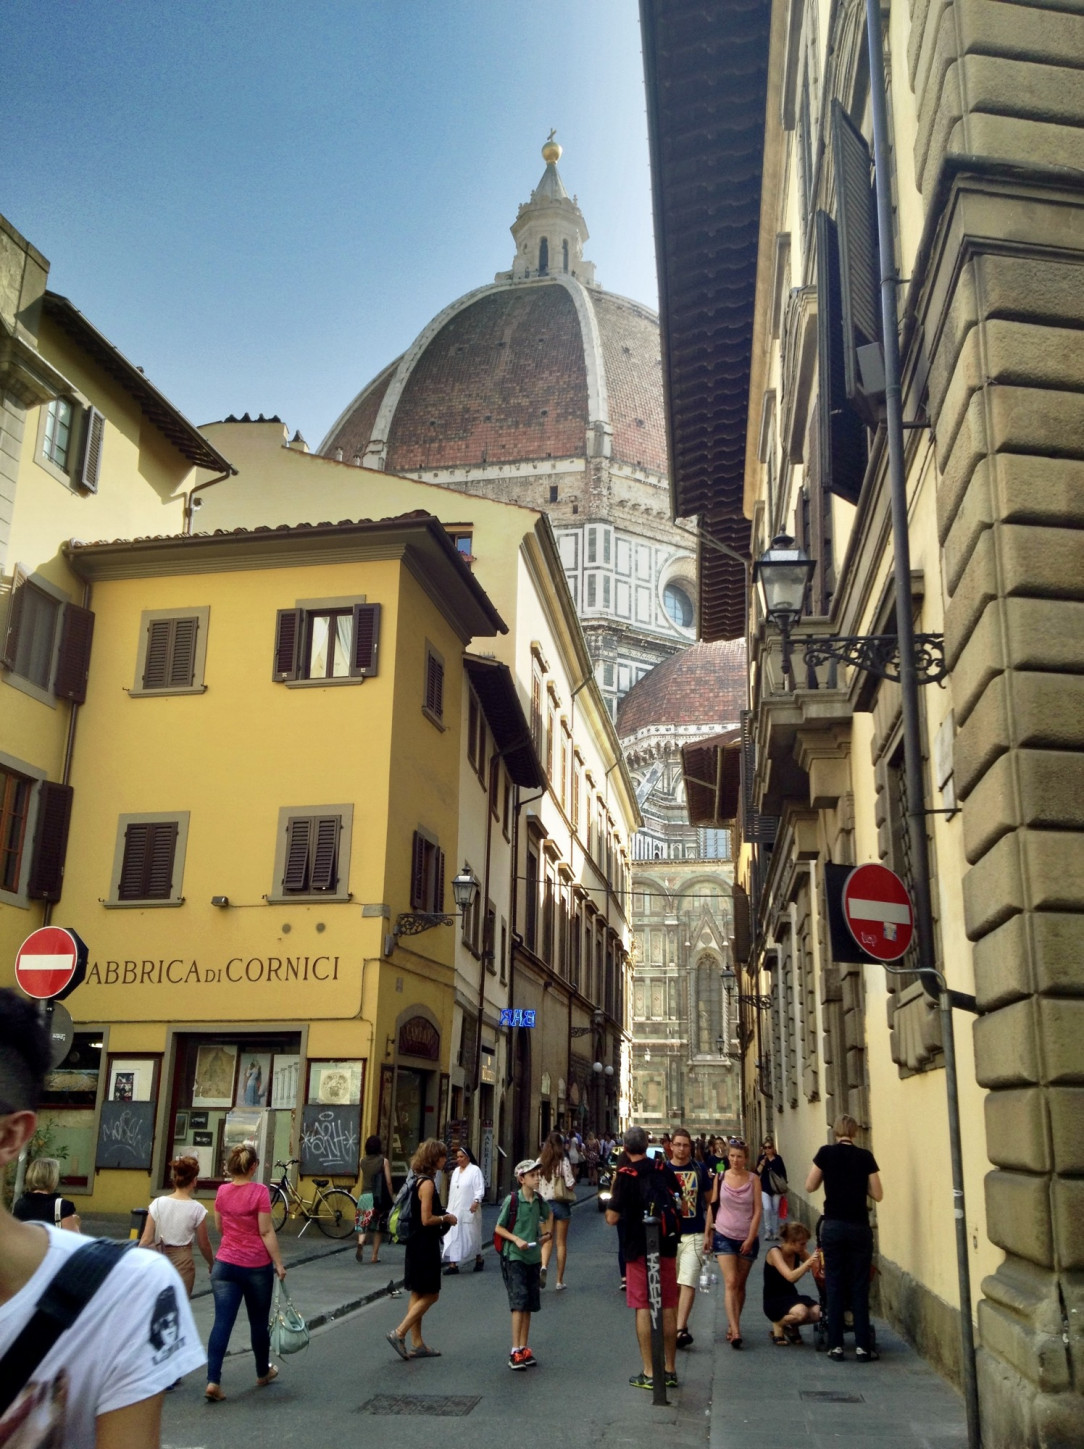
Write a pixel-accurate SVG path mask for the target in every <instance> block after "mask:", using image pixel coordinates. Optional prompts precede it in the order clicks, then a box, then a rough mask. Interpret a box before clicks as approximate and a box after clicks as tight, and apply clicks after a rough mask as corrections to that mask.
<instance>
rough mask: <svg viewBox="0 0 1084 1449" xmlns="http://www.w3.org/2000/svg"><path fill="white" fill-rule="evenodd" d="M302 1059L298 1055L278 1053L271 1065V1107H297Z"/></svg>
mask: <svg viewBox="0 0 1084 1449" xmlns="http://www.w3.org/2000/svg"><path fill="white" fill-rule="evenodd" d="M300 1075H301V1058H300V1057H299V1056H297V1055H296V1054H288V1053H283V1052H276V1053H275V1058H274V1061H273V1062H272V1063H271V1106H272V1108H278V1109H283V1110H285V1109H287V1108H293V1107H296V1106H297V1088H298V1078H299V1076H300Z"/></svg>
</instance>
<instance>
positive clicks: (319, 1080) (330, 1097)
mask: <svg viewBox="0 0 1084 1449" xmlns="http://www.w3.org/2000/svg"><path fill="white" fill-rule="evenodd" d="M362 1065H363V1064H362V1063H361V1062H360V1061H342V1062H310V1063H309V1101H310V1102H319V1103H322V1104H325V1105H327V1106H329V1107H345V1106H347V1105H353V1104H355V1103H360V1102H361V1080H362Z"/></svg>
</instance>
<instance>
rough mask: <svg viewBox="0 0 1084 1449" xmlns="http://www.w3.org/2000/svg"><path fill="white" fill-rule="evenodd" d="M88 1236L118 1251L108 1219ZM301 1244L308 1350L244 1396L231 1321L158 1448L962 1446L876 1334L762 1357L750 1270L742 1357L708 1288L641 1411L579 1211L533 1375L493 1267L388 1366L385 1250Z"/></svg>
mask: <svg viewBox="0 0 1084 1449" xmlns="http://www.w3.org/2000/svg"><path fill="white" fill-rule="evenodd" d="M583 1191H586V1190H585V1189H584V1190H583ZM495 1217H496V1209H495V1208H489V1209H486V1233H485V1241H486V1242H487V1243H488V1242H489V1241H490V1239H491V1236H492V1222H493V1220H494V1219H495ZM125 1227H126V1224H125ZM87 1228H88V1230H90V1231H95V1230H97V1231H103V1230H106V1231H108V1230H110V1229H111V1230H112V1232H113V1235H115V1236H123V1235H125V1234H124V1233H123V1232H121V1229H120V1225H119V1220H114V1222H113V1223H112V1224H110V1223H106V1222H98V1223H96V1224H94V1225H91V1224H87ZM316 1231H317V1230H316V1228H315V1226H314V1227H312V1228H310V1229H309V1231H308V1232H307V1233H306V1234H305V1235H304V1237H303V1238H301V1239H300V1240H298V1239H297V1238H296V1237H294V1236H292V1235H290V1234H287V1235H284V1242H283V1248H284V1255H285V1258H286V1261H287V1263H288V1264H289V1265H290V1268H289V1272H288V1276H287V1286H288V1287H289V1289H290V1292H291V1295H292V1297H293V1299H294V1302H295V1303H296V1304H297V1306H298V1307H299V1308H300V1310H301V1312H302V1313H304V1314H305V1316H306V1318H308V1320H309V1322H310V1324H316V1325H317V1327H316V1328H315V1331H314V1333H313V1339H312V1343H311V1345H310V1346H309V1348H308V1349H306V1350H305V1351H304V1352H303V1353H302V1354H299V1355H297V1356H295V1357H292V1358H287V1359H285V1360H281V1361H279V1379H278V1381H277V1382H276V1383H274V1384H273V1385H271V1386H270V1387H269V1388H266V1389H258V1388H257V1387H256V1385H255V1381H254V1380H255V1370H254V1368H253V1362H252V1356H251V1353H250V1352H249V1350H248V1330H247V1323H246V1321H245V1319H244V1310H243V1309H242V1314H241V1317H240V1318H239V1320H238V1324H237V1327H236V1328H235V1330H234V1335H233V1342H232V1344H231V1352H230V1356H229V1357H228V1358H227V1360H226V1365H225V1369H224V1371H223V1388H224V1390H225V1392H226V1394H227V1396H228V1397H227V1400H226V1402H225V1403H221V1404H206V1403H205V1402H204V1400H203V1376H202V1375H200V1374H192V1375H190V1376H189V1378H188V1379H187V1380H186V1382H185V1383H184V1384H182V1386H181V1387H180V1388H179V1389H177V1390H176V1392H174V1393H172V1394H169V1395H167V1396H166V1407H165V1415H164V1429H163V1439H162V1442H163V1444H164V1445H165V1446H166V1449H247V1446H254V1449H255V1446H264V1445H265V1444H267V1443H269V1442H271V1441H272V1440H274V1441H276V1442H283V1441H284V1440H285V1439H293V1440H294V1441H295V1442H298V1443H302V1442H310V1441H314V1442H319V1443H327V1442H329V1441H334V1440H336V1439H340V1438H344V1439H345V1437H346V1436H349V1440H350V1441H351V1442H353V1441H357V1440H358V1439H363V1438H365V1437H367V1436H374V1437H375V1436H380V1437H381V1438H383V1439H385V1440H391V1441H392V1442H394V1443H395V1445H396V1449H431V1446H432V1445H433V1443H434V1442H435V1441H437V1440H439V1441H440V1443H441V1446H442V1449H476V1446H477V1444H478V1442H480V1441H481V1442H485V1443H488V1444H491V1445H504V1444H506V1443H516V1442H518V1441H519V1440H521V1439H524V1438H526V1439H527V1441H528V1442H530V1441H531V1440H533V1439H537V1440H538V1441H539V1443H540V1444H543V1445H544V1446H545V1449H566V1446H567V1449H573V1446H575V1449H580V1446H583V1445H585V1444H588V1445H593V1446H599V1449H611V1446H612V1449H618V1446H621V1449H624V1446H628V1445H639V1444H644V1445H648V1444H649V1443H652V1442H654V1441H652V1440H651V1438H650V1436H651V1435H652V1434H653V1433H656V1432H658V1429H659V1428H661V1430H662V1433H663V1434H664V1435H665V1437H666V1443H667V1446H668V1449H671V1446H672V1449H694V1446H702V1449H829V1446H832V1449H964V1446H965V1445H966V1442H967V1441H966V1433H965V1429H964V1414H963V1405H962V1402H961V1400H960V1398H959V1396H958V1394H956V1392H955V1391H954V1390H953V1389H952V1388H951V1387H949V1385H947V1384H946V1383H945V1382H944V1381H943V1380H942V1379H940V1378H939V1377H938V1376H937V1375H936V1374H935V1373H934V1372H933V1371H932V1370H931V1369H929V1368H927V1367H926V1365H925V1364H924V1363H923V1361H922V1360H921V1359H920V1358H918V1357H917V1355H916V1354H914V1353H913V1352H912V1350H911V1349H910V1348H908V1347H907V1345H906V1344H905V1343H904V1342H903V1341H902V1340H901V1339H900V1338H898V1337H897V1336H896V1335H895V1334H893V1333H892V1332H891V1330H890V1329H889V1328H888V1327H887V1326H886V1325H885V1324H884V1323H882V1322H880V1321H879V1322H878V1324H877V1332H878V1346H879V1348H880V1350H881V1355H882V1357H881V1361H880V1363H877V1364H870V1365H864V1366H859V1365H858V1364H856V1363H854V1361H853V1359H848V1360H847V1361H846V1362H845V1363H843V1364H833V1363H829V1362H828V1361H827V1359H826V1358H825V1357H824V1355H823V1354H818V1353H815V1352H814V1349H813V1346H812V1342H811V1341H810V1342H809V1343H808V1344H807V1345H806V1346H805V1347H803V1348H785V1349H780V1348H774V1347H773V1346H772V1344H771V1343H770V1342H769V1340H768V1325H767V1321H766V1320H765V1318H764V1317H763V1314H762V1313H761V1311H760V1292H761V1274H760V1263H759V1261H758V1264H757V1266H756V1267H755V1268H754V1270H753V1274H752V1276H751V1278H750V1284H749V1290H750V1291H749V1300H748V1304H747V1307H746V1313H745V1318H744V1321H743V1324H742V1327H743V1332H744V1338H745V1344H746V1347H745V1349H744V1350H742V1351H741V1352H737V1351H735V1350H732V1349H731V1348H730V1346H729V1344H727V1343H726V1341H725V1332H726V1319H725V1315H724V1313H723V1308H722V1301H721V1288H719V1287H717V1288H716V1289H715V1290H714V1292H713V1294H712V1295H710V1296H709V1295H705V1294H698V1295H697V1302H696V1306H695V1308H694V1310H693V1317H692V1321H691V1324H690V1327H691V1329H692V1332H693V1334H694V1337H695V1343H694V1344H693V1347H692V1348H691V1349H690V1350H688V1351H686V1352H679V1354H678V1373H679V1375H680V1378H681V1387H680V1388H679V1389H677V1390H670V1392H669V1399H670V1403H669V1405H668V1406H667V1407H665V1408H662V1407H659V1408H656V1407H654V1406H653V1404H652V1402H651V1395H650V1394H649V1393H645V1392H643V1391H642V1390H636V1389H632V1388H630V1387H629V1385H628V1379H629V1375H630V1374H633V1373H635V1372H637V1371H638V1369H639V1366H640V1365H639V1355H638V1353H637V1351H636V1344H635V1337H634V1332H633V1322H632V1319H633V1315H632V1313H631V1311H630V1310H629V1309H627V1308H626V1307H625V1303H624V1295H623V1294H621V1293H619V1292H618V1291H617V1283H618V1278H617V1259H616V1250H615V1240H614V1233H613V1230H612V1229H610V1228H607V1227H606V1225H605V1221H604V1219H603V1218H602V1217H601V1215H599V1214H598V1213H597V1212H596V1211H595V1206H594V1200H593V1198H588V1199H586V1200H584V1201H582V1202H581V1204H580V1205H579V1207H578V1208H577V1209H576V1211H575V1213H574V1215H573V1221H572V1227H571V1232H570V1236H569V1262H568V1273H567V1279H568V1285H569V1286H568V1289H567V1291H566V1292H564V1293H560V1294H557V1293H555V1292H554V1291H553V1288H552V1286H551V1287H549V1288H547V1289H546V1290H545V1292H544V1293H543V1295H542V1312H541V1313H540V1314H539V1315H538V1316H537V1317H536V1318H535V1319H534V1322H533V1327H532V1331H531V1346H532V1348H533V1349H534V1352H535V1354H536V1356H537V1358H538V1360H539V1367H538V1368H536V1369H529V1370H527V1371H525V1372H522V1373H513V1372H511V1371H510V1370H509V1368H508V1367H507V1360H508V1349H509V1333H508V1330H509V1315H508V1304H507V1298H506V1296H505V1292H504V1285H503V1283H502V1281H501V1276H500V1270H499V1268H498V1266H497V1264H496V1262H495V1260H494V1256H493V1253H492V1251H487V1253H486V1269H485V1272H483V1273H471V1272H469V1271H468V1272H466V1273H461V1274H460V1275H459V1276H458V1277H456V1278H449V1279H444V1280H443V1283H444V1288H443V1292H442V1293H441V1296H440V1301H439V1302H438V1303H437V1305H436V1307H435V1308H433V1309H431V1310H430V1312H429V1314H428V1316H427V1318H426V1320H425V1324H424V1334H425V1341H426V1342H427V1343H428V1344H429V1345H430V1346H431V1347H433V1348H438V1349H440V1350H441V1353H442V1357H440V1358H437V1359H429V1360H421V1361H419V1362H417V1363H404V1362H403V1361H402V1360H401V1359H399V1358H397V1357H396V1356H395V1354H394V1353H393V1352H392V1350H391V1348H390V1346H389V1345H388V1344H387V1343H386V1342H385V1340H384V1335H385V1333H387V1331H388V1330H389V1329H390V1328H392V1327H394V1326H395V1325H396V1324H397V1323H398V1322H399V1320H400V1318H401V1317H402V1314H403V1312H404V1308H405V1303H406V1295H405V1294H404V1295H403V1296H402V1297H399V1298H395V1299H392V1300H390V1301H389V1299H388V1298H387V1296H386V1290H387V1288H388V1284H389V1281H392V1280H393V1281H394V1282H395V1283H396V1284H398V1283H399V1281H400V1279H401V1277H402V1262H403V1250H402V1248H397V1247H393V1246H392V1247H389V1246H388V1245H387V1244H385V1245H384V1246H383V1247H382V1249H381V1263H380V1264H378V1265H377V1266H376V1267H370V1266H368V1264H366V1266H364V1267H359V1266H358V1265H357V1264H356V1263H355V1261H354V1244H353V1240H352V1239H351V1240H348V1242H347V1244H346V1245H345V1248H344V1246H343V1245H341V1244H338V1243H330V1242H328V1241H327V1240H326V1239H322V1238H316V1239H315V1241H310V1240H312V1239H313V1238H314V1235H315V1234H316ZM552 1281H553V1279H552V1277H551V1284H552ZM197 1284H198V1285H199V1289H202V1290H203V1291H202V1292H199V1290H198V1296H197V1298H196V1300H195V1302H194V1304H193V1307H194V1311H195V1315H196V1322H197V1325H198V1327H199V1331H200V1334H201V1336H202V1337H203V1339H204V1342H206V1339H207V1335H208V1333H209V1331H210V1326H211V1321H212V1317H213V1308H212V1303H211V1298H210V1294H209V1292H207V1290H206V1275H205V1272H204V1273H203V1274H202V1275H200V1276H198V1277H197ZM806 1332H807V1337H810V1335H809V1331H808V1330H807V1331H806ZM849 1344H850V1341H849V1340H848V1353H850V1346H849ZM388 1416H394V1420H395V1422H394V1424H393V1423H391V1422H390V1421H389V1417H388ZM524 1416H526V1417H524ZM435 1419H436V1420H437V1421H438V1422H434V1420H435ZM528 1421H533V1422H534V1424H535V1429H534V1431H533V1432H532V1431H531V1429H530V1428H529V1427H528Z"/></svg>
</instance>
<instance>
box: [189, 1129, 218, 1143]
mask: <svg viewBox="0 0 1084 1449" xmlns="http://www.w3.org/2000/svg"><path fill="white" fill-rule="evenodd" d="M214 1145H215V1134H214V1133H213V1132H193V1133H192V1146H193V1147H213V1146H214Z"/></svg>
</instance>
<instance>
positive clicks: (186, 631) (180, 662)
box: [168, 614, 199, 689]
mask: <svg viewBox="0 0 1084 1449" xmlns="http://www.w3.org/2000/svg"><path fill="white" fill-rule="evenodd" d="M170 622H171V624H172V625H173V650H172V658H171V659H170V665H169V675H168V679H169V683H170V684H171V685H173V686H174V687H175V688H178V689H180V688H187V687H188V686H189V685H191V684H193V683H194V682H195V674H196V636H197V634H198V633H199V619H198V618H197V617H196V615H195V614H190V615H187V616H186V617H184V618H181V619H172V620H170Z"/></svg>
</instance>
